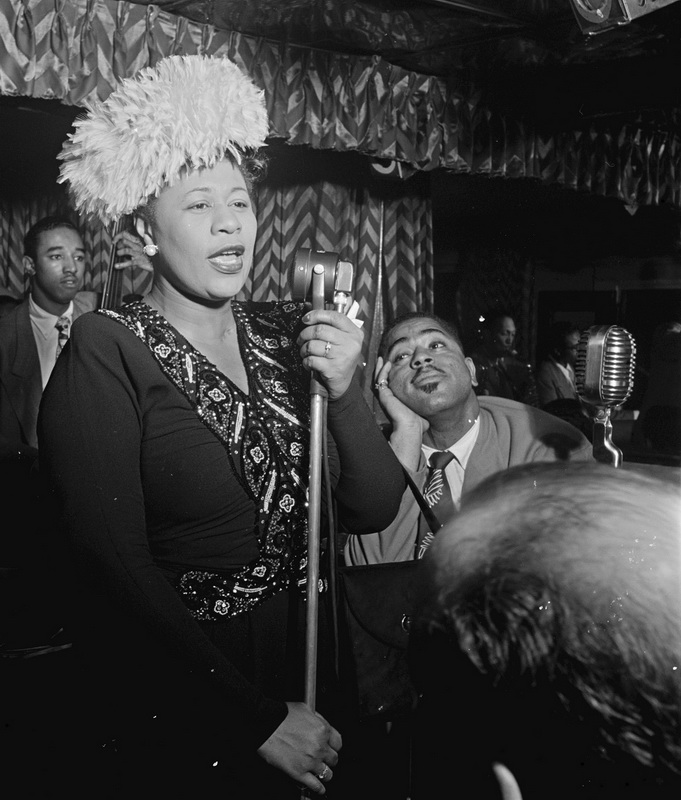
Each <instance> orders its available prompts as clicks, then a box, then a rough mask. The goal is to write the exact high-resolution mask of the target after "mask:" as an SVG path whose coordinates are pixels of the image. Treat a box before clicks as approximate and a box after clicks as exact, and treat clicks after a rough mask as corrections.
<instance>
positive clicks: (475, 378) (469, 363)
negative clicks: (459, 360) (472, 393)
mask: <svg viewBox="0 0 681 800" xmlns="http://www.w3.org/2000/svg"><path fill="white" fill-rule="evenodd" d="M464 361H465V362H466V366H467V367H468V371H469V372H470V373H471V386H477V385H478V376H477V375H476V374H475V362H474V361H473V359H472V358H468V356H466V358H465V359H464Z"/></svg>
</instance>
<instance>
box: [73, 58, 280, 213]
mask: <svg viewBox="0 0 681 800" xmlns="http://www.w3.org/2000/svg"><path fill="white" fill-rule="evenodd" d="M268 131H269V123H268V119H267V111H266V109H265V100H264V93H263V91H262V90H260V89H258V88H257V86H256V85H255V84H254V83H253V81H252V80H251V79H250V78H249V77H248V76H247V75H246V74H245V73H244V72H242V71H241V70H240V69H239V67H238V66H237V65H236V64H234V63H233V62H232V61H230V60H229V59H227V58H224V57H214V56H213V57H211V56H196V55H193V56H169V57H167V58H164V59H163V60H162V61H160V62H159V63H158V64H157V65H156V66H155V67H145V68H144V69H142V70H141V71H140V72H139V73H137V75H135V76H134V77H132V78H126V79H125V80H123V81H122V83H121V85H120V86H119V87H118V88H117V89H116V90H114V91H113V92H112V93H111V94H110V95H109V96H108V97H107V98H106V100H104V101H103V102H101V103H94V104H91V105H90V106H89V107H88V108H87V113H86V114H85V115H84V116H83V117H81V118H79V119H77V120H76V121H75V123H74V132H73V133H71V134H69V137H68V140H67V141H66V143H65V144H64V146H63V148H62V151H61V153H60V154H59V156H58V158H59V159H60V160H61V161H62V162H63V163H62V165H61V169H60V174H59V178H58V181H59V182H60V183H68V184H69V190H70V193H71V195H72V198H73V201H74V204H75V206H76V209H77V210H78V211H81V212H83V213H85V214H87V215H88V216H95V217H99V219H100V220H101V221H102V222H103V223H104V224H105V225H108V224H109V223H111V222H112V221H114V220H116V219H118V218H119V217H121V216H123V215H125V214H130V213H132V212H133V211H135V209H137V208H139V207H140V206H143V205H144V204H146V202H147V201H148V199H149V198H150V197H152V196H155V195H158V193H159V192H160V191H161V189H162V188H163V187H164V186H169V185H171V184H172V183H174V182H175V181H176V180H177V178H178V177H179V176H180V174H181V172H182V170H183V169H184V168H185V167H189V168H192V169H198V168H202V167H208V168H210V167H213V166H214V165H215V164H216V163H217V162H218V161H220V160H221V159H222V158H224V156H225V154H226V153H230V154H231V155H232V156H233V157H234V158H235V159H236V160H237V162H238V161H240V159H241V154H242V153H243V152H247V151H249V150H256V149H258V148H260V147H262V146H263V145H264V144H265V140H266V138H267V134H268Z"/></svg>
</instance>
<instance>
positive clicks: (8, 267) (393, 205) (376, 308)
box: [0, 180, 434, 397]
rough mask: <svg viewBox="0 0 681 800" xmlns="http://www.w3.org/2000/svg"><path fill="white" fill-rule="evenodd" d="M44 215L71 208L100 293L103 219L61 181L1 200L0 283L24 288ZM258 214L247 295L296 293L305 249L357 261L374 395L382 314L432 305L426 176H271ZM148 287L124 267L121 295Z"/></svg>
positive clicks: (105, 235)
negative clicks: (71, 197)
mask: <svg viewBox="0 0 681 800" xmlns="http://www.w3.org/2000/svg"><path fill="white" fill-rule="evenodd" d="M48 214H64V215H66V216H67V217H69V218H71V219H72V220H73V221H74V222H75V223H76V225H77V226H78V227H79V229H80V230H81V232H82V233H83V238H84V241H85V247H86V251H87V252H88V253H89V254H90V256H91V260H90V263H89V266H88V270H87V272H86V276H85V285H84V287H83V288H84V289H85V290H88V291H95V292H98V293H100V294H101V292H102V291H103V289H104V286H105V283H106V279H107V275H108V266H109V258H110V252H111V236H110V234H109V231H107V230H105V229H104V228H102V226H101V225H99V224H98V223H96V222H91V221H88V220H85V219H82V218H79V216H78V215H77V214H76V213H75V212H74V211H73V209H72V208H71V206H70V205H69V202H68V198H67V195H66V192H65V191H64V190H63V189H62V188H61V187H58V188H57V189H55V192H54V193H53V194H52V195H48V196H44V197H40V198H36V199H35V200H34V201H31V202H30V203H28V204H25V203H17V202H10V201H0V220H1V223H2V242H1V244H2V252H0V259H2V264H3V275H2V285H3V286H4V287H5V288H6V290H7V291H8V293H9V294H12V295H14V296H15V297H20V296H21V295H22V294H23V292H24V289H25V286H24V275H23V265H22V262H21V256H22V253H23V237H24V234H25V233H26V231H27V230H28V229H29V228H30V227H31V225H33V224H34V223H35V222H36V221H37V220H38V219H40V218H41V217H43V216H46V215H48ZM257 217H258V236H257V240H256V248H255V259H254V268H253V272H252V274H251V276H250V278H249V280H248V282H247V284H246V286H245V287H244V289H243V291H242V292H241V295H240V298H241V299H246V298H250V299H253V300H286V299H290V298H291V286H290V269H291V263H292V261H293V257H294V254H295V252H296V250H298V249H299V248H301V247H311V248H313V249H315V250H328V251H332V252H335V253H338V254H339V256H340V258H341V259H342V260H344V261H350V262H351V263H352V264H353V265H354V267H355V297H356V299H357V301H358V303H359V306H360V318H361V319H362V320H364V325H365V327H364V330H365V352H364V360H365V361H366V362H367V367H366V370H365V377H364V388H365V390H366V392H367V397H368V396H369V394H370V392H369V390H370V384H371V380H370V376H371V374H372V370H373V365H374V363H375V351H376V347H377V337H379V336H380V334H381V332H382V330H383V326H384V323H385V318H386V317H389V316H391V315H392V314H394V313H402V312H404V311H415V310H417V309H428V310H432V307H433V281H434V275H433V250H432V205H431V201H430V197H429V194H428V192H427V188H426V186H425V182H423V181H421V182H419V181H412V182H411V183H410V182H406V183H405V184H403V185H402V184H398V185H393V184H381V183H376V184H374V183H372V182H371V181H366V180H359V181H355V182H353V184H352V185H347V184H344V183H338V182H331V181H325V180H321V181H317V182H314V183H306V184H304V185H293V186H290V185H289V186H280V185H271V184H269V183H268V182H267V181H266V182H265V183H263V184H262V185H261V186H260V187H259V192H258V201H257ZM148 285H149V275H148V273H145V272H144V271H142V270H139V269H136V270H134V271H131V270H125V271H124V273H123V282H122V287H121V294H122V296H125V295H126V294H129V293H139V294H143V293H144V292H145V291H146V290H147V288H148Z"/></svg>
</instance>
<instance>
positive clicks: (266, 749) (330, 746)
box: [258, 703, 343, 794]
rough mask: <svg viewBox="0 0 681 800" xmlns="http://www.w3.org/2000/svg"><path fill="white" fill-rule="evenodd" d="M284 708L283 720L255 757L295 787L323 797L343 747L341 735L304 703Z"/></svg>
mask: <svg viewBox="0 0 681 800" xmlns="http://www.w3.org/2000/svg"><path fill="white" fill-rule="evenodd" d="M286 705H287V706H288V714H287V715H286V718H285V719H284V721H283V722H282V723H281V725H279V727H278V728H277V729H276V731H274V733H273V734H272V735H271V736H270V737H269V739H268V740H267V741H266V742H265V743H264V744H263V745H261V746H260V747H259V748H258V755H259V756H260V757H261V758H263V759H264V760H265V761H266V762H267V763H268V764H270V765H271V766H273V767H276V768H277V769H280V770H282V772H285V773H286V774H287V775H288V776H289V777H291V778H293V780H294V781H296V782H297V783H300V784H302V785H303V786H306V787H307V788H308V789H310V790H311V791H313V792H316V793H317V794H326V786H325V785H324V784H325V783H328V782H329V781H330V780H331V778H333V767H335V766H336V764H337V763H338V752H339V751H340V749H341V747H342V746H343V740H342V738H341V735H340V733H338V731H337V730H336V729H335V728H334V727H333V726H332V725H330V724H329V723H328V722H327V721H326V720H325V719H324V717H322V715H321V714H318V713H317V712H316V711H312V709H311V708H310V707H309V706H308V705H306V704H305V703H286Z"/></svg>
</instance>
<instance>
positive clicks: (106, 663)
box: [39, 302, 404, 797]
mask: <svg viewBox="0 0 681 800" xmlns="http://www.w3.org/2000/svg"><path fill="white" fill-rule="evenodd" d="M233 308H234V318H235V320H236V324H237V332H238V340H239V346H240V350H241V354H242V358H243V360H244V364H245V367H246V372H247V375H248V381H249V387H248V393H247V394H246V393H244V392H242V391H241V390H240V389H239V388H238V387H237V386H235V385H234V384H233V383H232V382H231V381H230V380H229V379H228V378H227V377H226V376H224V375H222V374H221V373H220V372H219V371H218V370H217V368H216V367H214V366H213V365H212V364H210V363H209V362H208V361H207V359H205V357H203V356H202V355H201V354H200V353H199V352H198V351H196V350H195V349H194V348H193V347H192V346H191V345H190V344H189V343H188V342H187V341H186V340H184V339H183V337H182V336H181V335H180V334H179V333H178V332H177V331H176V330H175V329H174V328H172V326H170V325H169V323H167V321H165V320H164V318H163V317H161V316H160V315H158V314H157V313H156V312H154V311H152V310H151V309H149V307H148V306H146V304H144V303H141V302H140V303H133V304H131V305H130V306H127V307H125V308H124V309H120V310H119V311H117V312H97V313H92V314H87V315H85V316H83V317H81V318H80V319H79V320H77V322H76V323H75V324H74V326H73V330H72V335H71V340H70V342H69V345H68V347H67V348H66V350H65V352H64V354H63V355H62V357H61V358H60V361H59V364H58V365H57V367H56V368H55V370H54V372H53V376H52V378H51V380H50V382H49V385H48V386H47V387H46V391H45V393H44V398H43V401H42V405H41V412H40V419H39V436H40V453H41V457H40V461H41V463H40V468H41V476H42V479H43V484H44V486H45V487H46V494H47V495H48V497H49V499H50V500H51V501H52V502H53V503H54V507H55V509H56V514H57V515H58V518H59V520H60V528H61V531H62V533H63V536H64V541H65V543H66V544H67V547H66V548H65V553H67V555H68V559H67V561H66V563H67V564H69V565H70V569H71V570H72V572H67V573H65V576H66V575H69V578H68V583H69V585H70V589H71V590H72V591H71V592H70V609H71V615H72V619H73V622H72V624H73V638H74V647H80V651H81V652H82V654H83V664H84V665H85V667H84V673H85V674H86V675H87V676H88V677H89V678H91V679H92V682H93V684H94V686H95V687H96V688H95V689H94V691H95V692H96V695H95V697H93V698H92V702H93V706H92V707H91V708H90V709H89V713H90V718H89V720H88V722H87V725H92V734H93V738H94V739H97V740H98V741H101V747H102V748H103V749H104V751H106V749H107V748H109V751H112V750H113V751H115V752H116V756H115V757H112V758H111V760H112V762H113V763H115V764H116V765H119V764H121V763H123V764H126V763H130V764H134V765H135V769H139V768H140V764H139V762H140V761H143V762H144V765H145V766H146V768H147V772H148V773H150V774H151V773H154V771H157V772H158V774H159V776H160V775H163V776H164V777H163V781H164V783H163V784H162V785H163V786H164V787H165V788H164V789H163V790H162V791H165V792H166V796H168V795H167V793H168V792H170V794H171V795H172V793H173V791H174V788H175V787H179V786H180V785H182V780H183V778H184V777H185V776H189V777H187V780H188V781H191V780H195V779H196V775H197V774H200V773H201V769H205V771H206V772H208V773H209V775H210V777H211V778H213V779H215V780H216V782H217V785H219V786H221V787H223V788H226V787H227V786H229V785H230V783H229V781H230V780H232V779H234V780H235V781H237V782H236V783H235V784H234V786H235V787H239V786H241V784H239V783H238V780H237V778H235V775H247V776H248V780H250V781H251V783H252V785H253V786H254V787H257V786H258V785H260V786H261V789H260V792H258V791H257V790H256V793H255V795H254V796H258V797H268V796H269V795H268V794H267V790H266V789H265V788H264V787H265V785H267V779H268V778H267V775H265V777H263V774H264V773H266V771H267V770H268V769H269V768H267V767H266V766H265V765H264V762H262V760H260V759H256V758H255V757H254V752H255V749H256V748H257V747H258V746H259V745H260V744H262V743H263V742H264V741H265V740H266V739H267V738H268V736H269V735H270V734H271V733H272V732H273V731H274V730H275V729H276V728H277V727H278V725H279V724H280V723H281V721H282V720H283V719H284V717H285V716H286V706H285V704H284V702H283V701H284V700H285V699H286V700H292V699H303V695H302V689H301V683H302V677H303V672H302V666H301V664H302V661H301V658H302V653H303V650H302V647H301V644H302V639H303V638H304V636H303V631H304V626H303V624H302V622H303V621H304V612H303V611H302V610H301V609H303V606H304V594H305V590H304V578H305V569H306V542H307V515H308V508H307V478H308V464H309V385H310V384H309V381H310V378H309V373H307V372H305V371H304V370H303V368H302V366H301V364H300V358H299V354H298V348H297V346H296V345H295V339H296V336H297V332H298V330H299V328H300V325H301V322H300V318H301V316H302V313H303V309H302V307H301V306H299V305H297V304H293V303H289V304H282V303H279V304H277V303H261V304H253V303H236V302H235V303H234V304H233ZM327 421H328V427H329V432H330V434H331V445H330V448H329V450H330V474H331V482H332V484H333V486H334V488H335V497H336V501H337V504H338V512H339V518H340V520H341V521H342V522H343V523H344V524H345V525H346V526H347V527H348V528H349V529H351V530H359V531H362V530H364V531H367V530H377V529H381V528H382V527H385V526H386V525H387V524H388V523H389V522H390V520H391V519H392V517H393V516H394V514H395V513H396V510H397V507H398V505H399V499H400V497H401V495H402V492H403V490H404V479H403V477H402V471H401V468H400V466H399V463H398V462H397V461H396V459H395V457H394V456H393V454H392V451H391V450H390V448H389V446H388V445H387V443H386V441H385V439H384V437H383V436H382V434H381V432H380V430H379V428H378V426H377V425H376V423H375V421H374V418H373V416H372V414H371V412H370V410H369V408H368V406H367V405H366V403H365V402H364V400H363V397H362V394H361V391H360V389H359V386H358V385H357V384H355V383H353V384H352V385H351V387H350V389H349V390H348V391H347V392H346V394H345V395H344V396H343V397H342V398H340V399H339V400H337V401H334V402H329V404H328V415H327ZM368 487H370V489H369V488H368ZM321 598H322V599H321V604H320V609H321V610H322V611H321V612H320V613H321V614H322V619H321V620H320V642H325V641H326V640H325V638H324V637H325V626H324V620H323V617H324V615H323V610H324V609H325V608H326V600H325V595H324V594H322V595H321ZM319 651H320V654H321V655H320V662H321V663H320V679H319V680H320V683H319V695H320V702H319V706H318V707H319V710H320V711H321V712H322V713H325V703H326V701H327V700H328V701H329V704H330V705H329V708H330V709H332V707H333V703H332V702H331V699H332V698H333V696H334V693H333V691H332V690H331V685H332V675H333V672H332V670H327V669H326V665H325V663H324V662H325V659H326V657H327V654H328V652H329V651H328V648H327V647H326V646H325V645H324V646H323V645H322V644H320V647H319ZM327 679H329V681H330V682H329V681H327ZM330 713H331V712H330ZM329 716H330V714H329ZM331 721H333V720H331ZM100 728H101V730H100ZM159 742H160V743H161V744H159ZM142 753H144V756H142V755H141V754H142ZM169 763H172V764H173V770H175V769H176V770H177V775H176V776H175V777H172V776H171V777H170V778H169V777H168V775H167V774H166V773H167V772H168V765H169ZM185 765H188V766H186V768H185ZM197 766H198V768H199V769H198V773H197V769H196V768H197ZM115 769H120V768H119V767H118V766H116V768H115ZM221 771H222V772H223V774H222V775H221V777H220V779H219V780H218V779H217V778H216V776H217V775H219V774H220V773H221ZM272 773H273V774H272V775H271V776H269V777H270V778H273V779H274V784H273V786H275V787H276V786H277V781H278V780H279V779H280V778H281V773H278V772H277V773H276V775H275V774H274V770H272ZM120 775H121V776H122V777H121V778H120V780H121V781H125V780H127V777H126V776H127V775H128V772H126V771H125V770H123V771H122V772H120ZM150 780H151V781H152V782H153V780H154V779H153V778H150ZM159 780H160V777H159ZM261 780H262V781H264V783H260V784H259V782H260V781H261ZM114 784H115V780H114ZM244 785H245V784H244ZM123 788H124V787H121V791H123ZM158 788H159V790H160V789H161V786H160V785H159V786H158ZM185 788H186V787H185ZM194 788H195V789H196V788H198V786H196V785H194ZM111 791H112V794H111V796H112V797H114V796H117V794H116V793H115V792H116V790H115V789H112V790H111ZM278 791H279V790H278V789H275V788H273V789H272V793H273V796H274V793H275V792H278ZM177 794H178V796H180V794H181V791H180V789H179V788H178V789H177ZM126 796H133V795H126ZM158 796H162V794H159V795H158ZM277 796H278V797H279V796H284V795H280V794H277Z"/></svg>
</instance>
